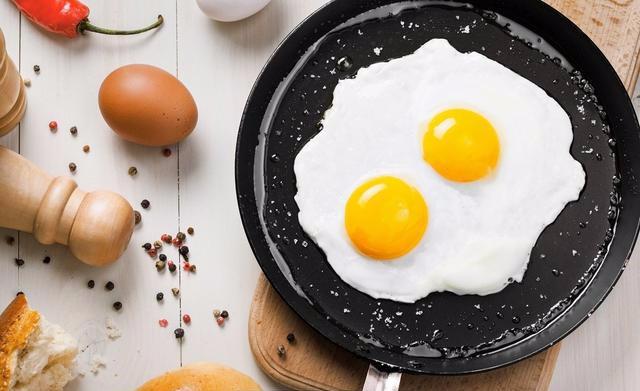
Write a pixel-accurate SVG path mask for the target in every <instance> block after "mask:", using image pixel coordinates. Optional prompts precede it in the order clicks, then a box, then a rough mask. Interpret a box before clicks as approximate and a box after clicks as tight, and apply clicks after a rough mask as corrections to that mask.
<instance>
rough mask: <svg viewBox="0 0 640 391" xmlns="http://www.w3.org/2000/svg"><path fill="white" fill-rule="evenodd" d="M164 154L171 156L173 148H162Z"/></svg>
mask: <svg viewBox="0 0 640 391" xmlns="http://www.w3.org/2000/svg"><path fill="white" fill-rule="evenodd" d="M162 155H164V157H169V156H171V150H170V149H169V148H165V149H163V150H162Z"/></svg>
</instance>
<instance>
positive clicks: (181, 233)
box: [176, 232, 187, 242]
mask: <svg viewBox="0 0 640 391" xmlns="http://www.w3.org/2000/svg"><path fill="white" fill-rule="evenodd" d="M176 238H178V239H180V240H181V241H183V242H184V241H185V240H187V235H185V234H184V232H178V233H177V234H176Z"/></svg>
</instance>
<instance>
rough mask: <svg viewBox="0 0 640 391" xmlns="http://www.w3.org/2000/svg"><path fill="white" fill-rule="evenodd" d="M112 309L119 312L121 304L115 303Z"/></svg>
mask: <svg viewBox="0 0 640 391" xmlns="http://www.w3.org/2000/svg"><path fill="white" fill-rule="evenodd" d="M113 309H114V310H116V311H120V310H121V309H122V303H121V302H119V301H116V302H115V303H113Z"/></svg>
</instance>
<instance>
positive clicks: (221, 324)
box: [216, 316, 224, 327]
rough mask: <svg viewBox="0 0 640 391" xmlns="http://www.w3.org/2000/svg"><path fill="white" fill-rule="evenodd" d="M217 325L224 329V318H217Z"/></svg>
mask: <svg viewBox="0 0 640 391" xmlns="http://www.w3.org/2000/svg"><path fill="white" fill-rule="evenodd" d="M216 323H218V326H220V327H222V326H224V318H223V317H221V316H219V317H217V318H216Z"/></svg>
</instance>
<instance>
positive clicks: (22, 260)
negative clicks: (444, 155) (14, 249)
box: [15, 258, 24, 267]
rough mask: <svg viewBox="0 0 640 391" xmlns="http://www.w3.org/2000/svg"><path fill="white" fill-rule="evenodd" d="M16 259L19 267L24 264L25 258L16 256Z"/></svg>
mask: <svg viewBox="0 0 640 391" xmlns="http://www.w3.org/2000/svg"><path fill="white" fill-rule="evenodd" d="M15 261H16V265H17V266H18V267H20V266H23V265H24V259H22V258H16V259H15Z"/></svg>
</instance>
